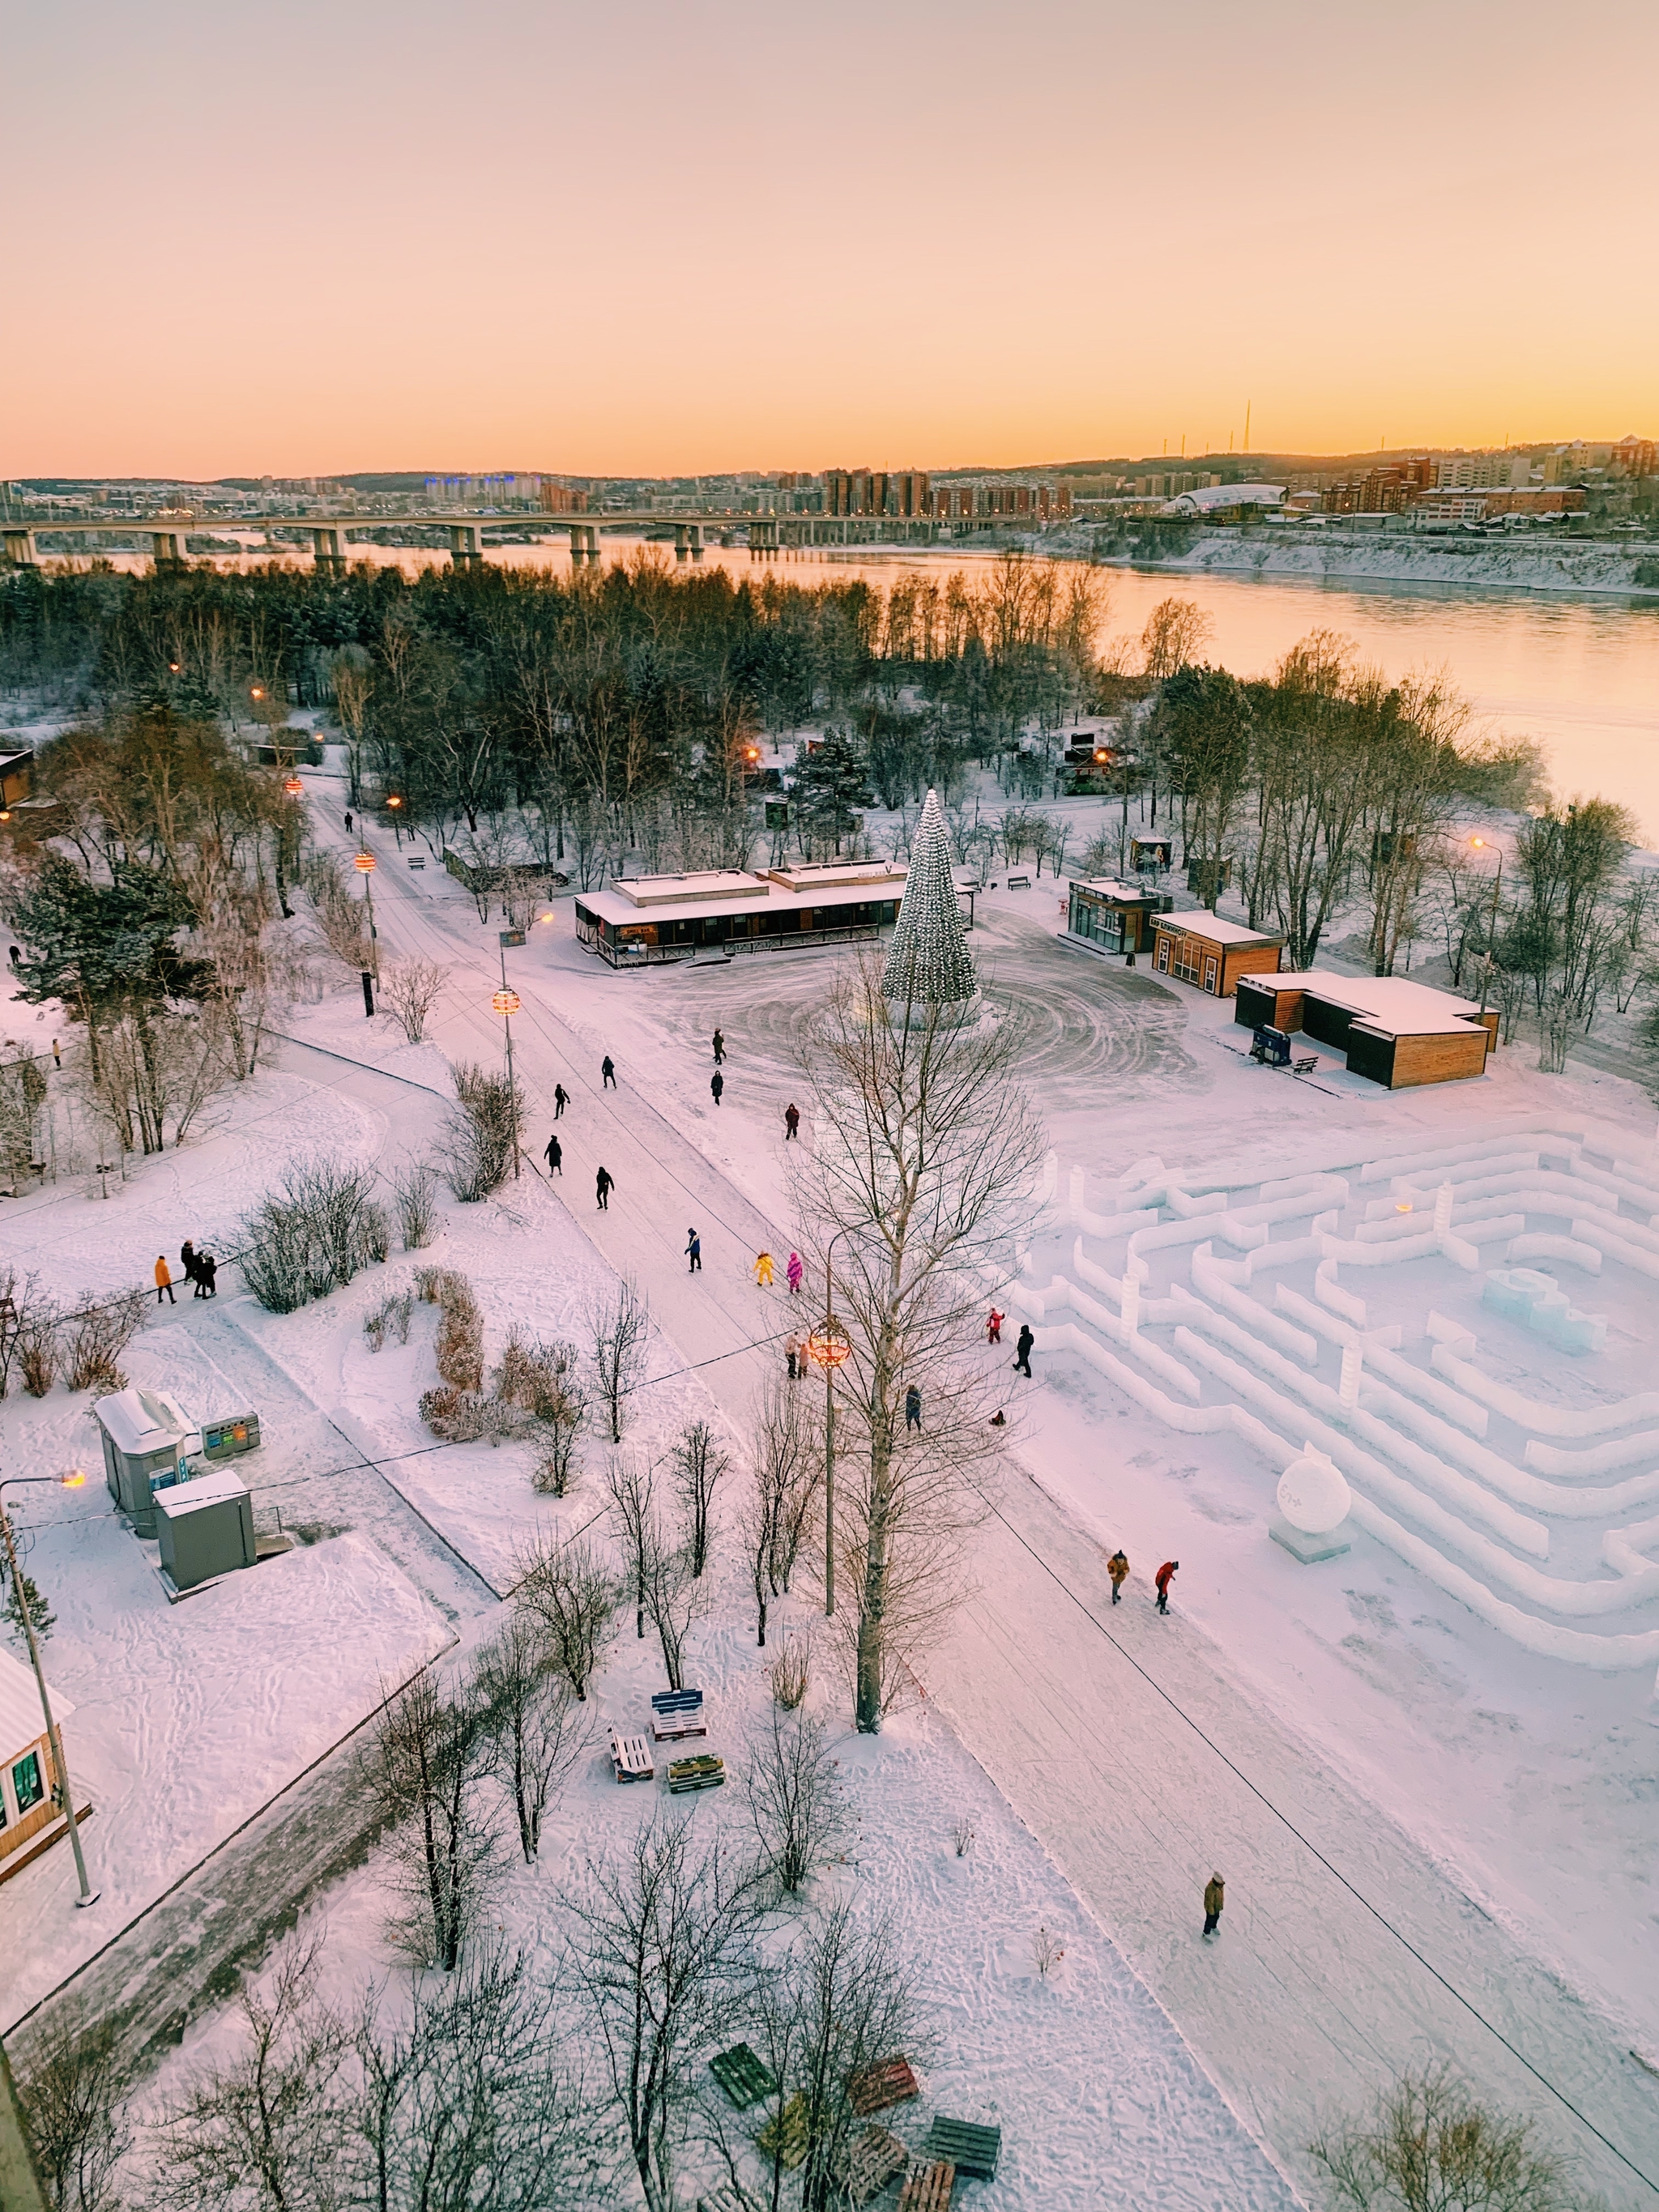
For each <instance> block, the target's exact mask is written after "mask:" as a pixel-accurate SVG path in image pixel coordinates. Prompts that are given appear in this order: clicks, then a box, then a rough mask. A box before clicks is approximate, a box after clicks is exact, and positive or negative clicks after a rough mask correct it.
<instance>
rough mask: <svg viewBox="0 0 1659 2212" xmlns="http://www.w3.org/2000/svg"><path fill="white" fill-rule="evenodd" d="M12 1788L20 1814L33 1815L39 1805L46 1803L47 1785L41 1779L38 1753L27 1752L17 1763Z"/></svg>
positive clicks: (14, 1768)
mask: <svg viewBox="0 0 1659 2212" xmlns="http://www.w3.org/2000/svg"><path fill="white" fill-rule="evenodd" d="M11 1786H12V1789H13V1791H14V1792H15V1796H16V1798H17V1809H18V1812H19V1813H20V1814H21V1813H32V1812H33V1810H34V1808H35V1807H36V1806H37V1805H40V1804H43V1803H44V1802H46V1783H45V1782H44V1781H43V1780H42V1778H41V1774H40V1753H39V1752H38V1751H26V1752H25V1753H23V1756H22V1757H21V1759H18V1760H17V1761H16V1762H15V1765H13V1767H12V1770H11Z"/></svg>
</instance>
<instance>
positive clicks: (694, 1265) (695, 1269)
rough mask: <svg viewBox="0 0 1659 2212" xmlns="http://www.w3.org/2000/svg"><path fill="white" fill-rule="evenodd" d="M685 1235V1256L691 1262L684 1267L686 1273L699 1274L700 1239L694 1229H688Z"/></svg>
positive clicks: (700, 1261) (700, 1272)
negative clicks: (688, 1265)
mask: <svg viewBox="0 0 1659 2212" xmlns="http://www.w3.org/2000/svg"><path fill="white" fill-rule="evenodd" d="M685 1237H686V1244H685V1256H686V1258H687V1259H688V1260H689V1261H690V1263H691V1264H690V1267H688V1268H687V1269H686V1273H688V1274H689V1275H700V1274H702V1237H699V1236H698V1234H697V1232H696V1230H695V1229H688V1230H687V1231H686V1232H685Z"/></svg>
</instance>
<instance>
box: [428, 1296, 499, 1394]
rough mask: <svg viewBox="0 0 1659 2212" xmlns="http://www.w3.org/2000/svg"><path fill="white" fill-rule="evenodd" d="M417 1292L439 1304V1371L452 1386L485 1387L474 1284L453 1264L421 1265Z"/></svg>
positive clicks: (479, 1316)
mask: <svg viewBox="0 0 1659 2212" xmlns="http://www.w3.org/2000/svg"><path fill="white" fill-rule="evenodd" d="M415 1294H416V1297H418V1298H421V1299H422V1300H423V1301H424V1303H425V1304H428V1305H435V1306H436V1307H437V1309H438V1310H439V1313H440V1315H441V1319H440V1321H439V1323H438V1373H439V1375H440V1376H441V1378H442V1380H443V1381H444V1382H446V1383H448V1384H449V1386H450V1388H451V1389H454V1390H470V1391H473V1392H475V1393H476V1392H479V1391H482V1390H483V1315H482V1314H481V1313H480V1312H479V1311H478V1302H477V1299H476V1298H475V1297H473V1295H472V1285H471V1283H469V1282H468V1281H467V1279H466V1277H465V1275H463V1274H459V1273H457V1271H456V1270H455V1269H454V1268H453V1267H422V1268H419V1269H417V1270H416V1276H415Z"/></svg>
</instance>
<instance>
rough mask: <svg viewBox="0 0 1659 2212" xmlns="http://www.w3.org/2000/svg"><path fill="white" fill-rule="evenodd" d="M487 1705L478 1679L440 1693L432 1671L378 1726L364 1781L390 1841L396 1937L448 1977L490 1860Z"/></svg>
mask: <svg viewBox="0 0 1659 2212" xmlns="http://www.w3.org/2000/svg"><path fill="white" fill-rule="evenodd" d="M491 1723H492V1715H491V1711H490V1707H489V1701H488V1699H486V1697H485V1696H484V1694H483V1691H482V1689H481V1687H480V1686H479V1685H478V1684H477V1681H476V1680H465V1681H460V1682H458V1683H456V1684H455V1685H454V1686H453V1689H449V1690H446V1688H445V1686H443V1685H442V1684H441V1683H440V1682H439V1681H438V1680H436V1678H435V1674H434V1670H433V1669H432V1668H426V1669H425V1671H424V1672H422V1674H417V1675H416V1678H415V1680H413V1681H412V1682H411V1683H410V1684H409V1686H407V1688H405V1689H403V1690H400V1691H399V1692H398V1694H397V1696H396V1697H394V1698H392V1699H388V1700H387V1701H386V1705H384V1706H383V1707H382V1708H381V1710H380V1714H379V1716H378V1717H377V1719H376V1721H375V1724H374V1738H373V1741H372V1744H371V1747H370V1749H369V1751H368V1754H367V1761H366V1764H367V1771H366V1774H365V1781H366V1783H367V1784H368V1789H369V1790H370V1791H371V1792H372V1793H373V1796H374V1802H375V1805H376V1808H377V1810H378V1811H379V1812H380V1815H381V1817H382V1818H383V1819H384V1820H385V1821H386V1824H387V1826H389V1828H390V1829H391V1832H392V1853H393V1860H394V1863H395V1866H396V1869H397V1875H398V1887H399V1890H400V1892H401V1894H402V1896H403V1898H404V1905H405V1911H404V1915H403V1917H401V1918H400V1919H399V1920H398V1922H397V1923H396V1925H395V1928H394V1933H395V1935H396V1936H397V1937H398V1941H399V1942H402V1943H403V1944H404V1946H405V1948H408V1949H409V1950H410V1952H411V1953H412V1954H414V1955H415V1956H416V1958H418V1959H421V1960H427V1961H429V1962H430V1963H431V1964H432V1965H433V1966H441V1967H442V1968H443V1970H444V1972H446V1973H453V1971H454V1970H455V1968H456V1967H457V1966H459V1963H460V1959H461V1954H462V1951H463V1950H464V1949H465V1945H466V1942H467V1939H468V1937H469V1936H471V1932H472V1929H473V1927H474V1924H475V1923H476V1920H477V1912H478V1908H479V1905H480V1902H481V1900H482V1898H483V1894H484V1892H485V1889H486V1887H487V1886H488V1882H489V1876H490V1874H491V1872H492V1870H493V1866H494V1862H495V1850H496V1845H497V1843H498V1840H499V1838H498V1834H497V1830H496V1825H495V1814H494V1808H493V1806H492V1804H491V1802H490V1800H489V1797H488V1796H487V1795H486V1793H485V1792H484V1790H483V1789H482V1788H481V1787H480V1784H482V1782H483V1778H484V1777H485V1776H486V1775H487V1774H488V1773H489V1771H490V1767H491V1765H492V1761H493V1756H494V1748H495V1747H494V1742H493V1739H492V1726H491Z"/></svg>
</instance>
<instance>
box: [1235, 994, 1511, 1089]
mask: <svg viewBox="0 0 1659 2212" xmlns="http://www.w3.org/2000/svg"><path fill="white" fill-rule="evenodd" d="M1234 1019H1235V1020H1236V1021H1237V1022H1240V1023H1242V1024H1243V1025H1244V1026H1245V1027H1246V1028H1249V1029H1256V1028H1264V1027H1265V1028H1267V1029H1275V1030H1282V1031H1284V1033H1285V1035H1286V1036H1297V1035H1298V1034H1300V1035H1302V1036H1308V1037H1311V1038H1312V1039H1313V1041H1314V1042H1315V1043H1316V1044H1322V1045H1326V1046H1328V1048H1330V1049H1331V1050H1332V1051H1334V1052H1340V1053H1343V1054H1346V1061H1347V1066H1348V1068H1349V1070H1350V1072H1351V1073H1353V1074H1355V1075H1363V1076H1364V1077H1365V1078H1366V1079H1367V1080H1368V1081H1370V1082H1372V1083H1380V1084H1382V1085H1384V1087H1385V1088H1387V1089H1388V1090H1390V1091H1405V1090H1410V1089H1412V1088H1413V1087H1415V1086H1416V1085H1420V1084H1427V1083H1455V1082H1460V1081H1462V1080H1463V1079H1466V1078H1468V1077H1469V1076H1474V1075H1482V1074H1484V1073H1486V1055H1487V1054H1488V1053H1490V1052H1492V1051H1494V1050H1495V1049H1496V1048H1497V1044H1498V1016H1497V1013H1496V1012H1494V1011H1492V1009H1490V1008H1489V1009H1488V1010H1487V1011H1486V1012H1485V1013H1483V1012H1481V1010H1480V1007H1479V1006H1476V1005H1475V1004H1474V1001H1473V1000H1469V999H1460V998H1456V997H1455V996H1454V995H1453V994H1452V993H1451V992H1449V991H1437V990H1434V989H1432V988H1431V987H1430V986H1429V985H1427V984H1425V983H1413V981H1411V979H1410V978H1409V977H1408V976H1404V975H1334V974H1333V973H1331V972H1329V971H1328V970H1323V969H1309V970H1308V971H1307V972H1306V973H1305V974H1302V975H1252V976H1247V977H1245V978H1244V979H1243V981H1241V982H1240V984H1239V987H1238V992H1237V1006H1236V1008H1235V1012H1234Z"/></svg>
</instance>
